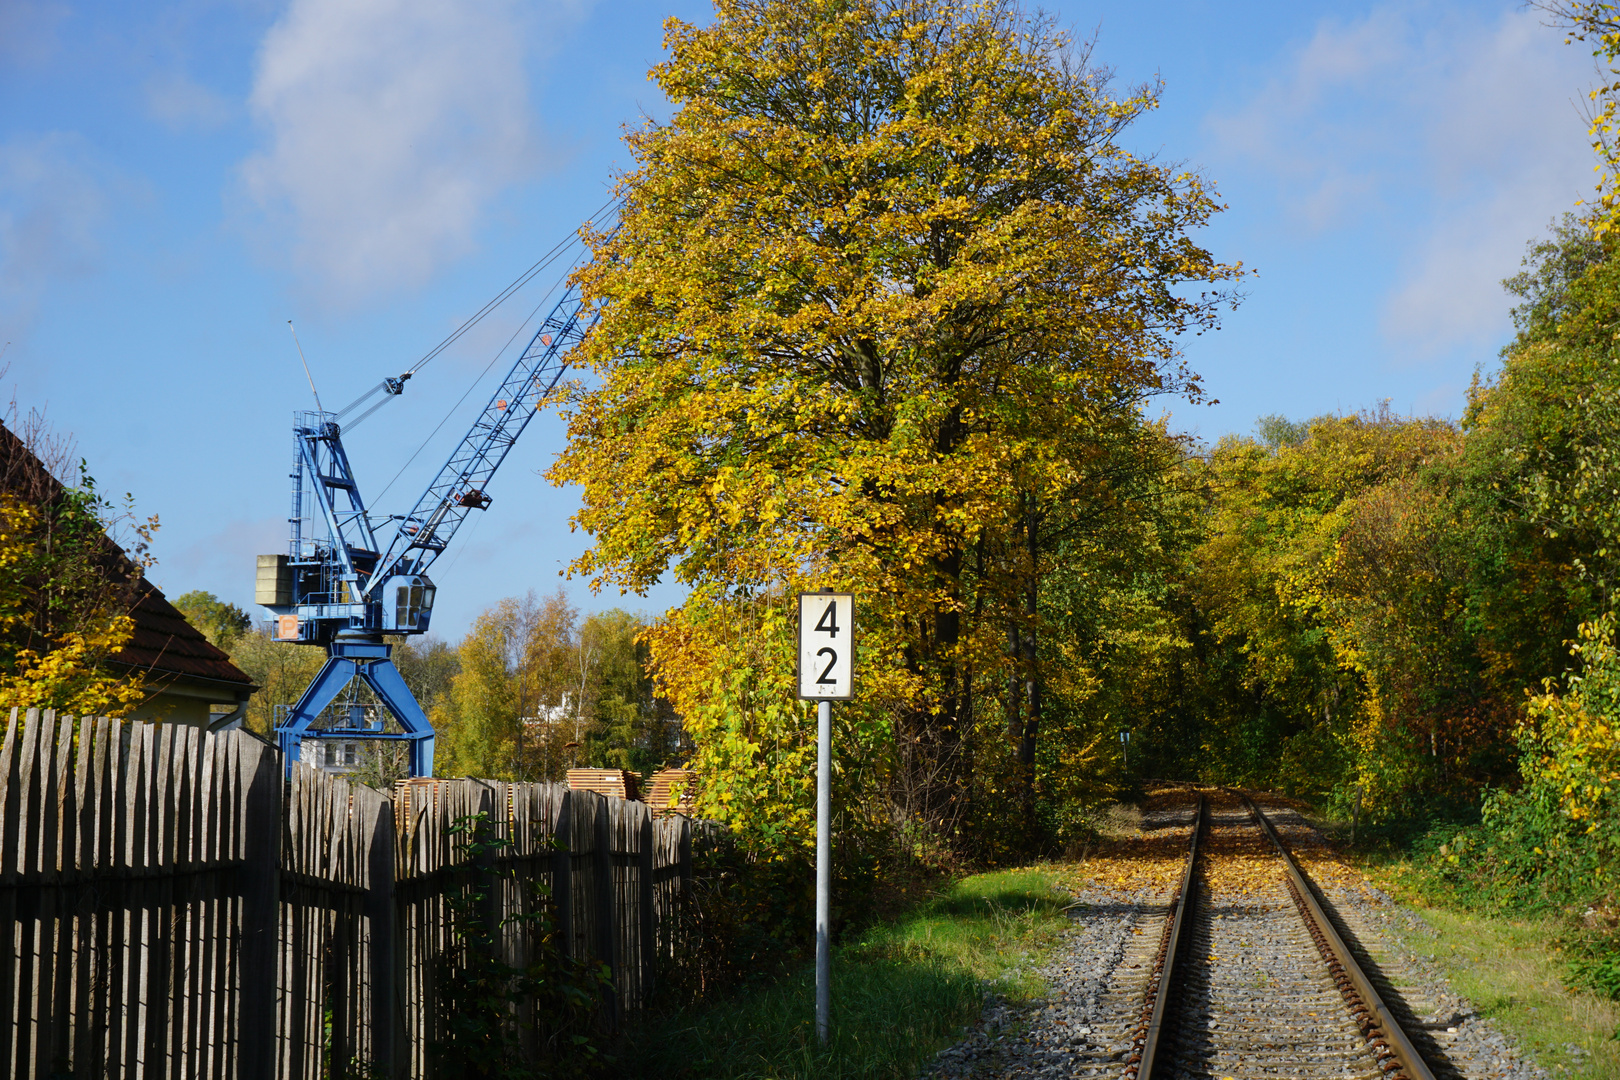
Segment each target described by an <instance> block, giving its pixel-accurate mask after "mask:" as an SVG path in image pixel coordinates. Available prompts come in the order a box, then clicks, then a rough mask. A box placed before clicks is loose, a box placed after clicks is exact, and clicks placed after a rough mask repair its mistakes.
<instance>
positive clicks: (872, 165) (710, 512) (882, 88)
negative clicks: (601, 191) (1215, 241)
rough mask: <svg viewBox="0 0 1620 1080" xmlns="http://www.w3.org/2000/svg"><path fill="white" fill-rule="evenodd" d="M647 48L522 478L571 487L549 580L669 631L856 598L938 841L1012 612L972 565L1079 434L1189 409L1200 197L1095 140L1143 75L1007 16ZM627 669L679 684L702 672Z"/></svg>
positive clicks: (722, 32) (1106, 136)
mask: <svg viewBox="0 0 1620 1080" xmlns="http://www.w3.org/2000/svg"><path fill="white" fill-rule="evenodd" d="M665 43H666V46H667V48H668V50H669V53H670V57H669V59H668V61H667V62H665V63H663V64H661V65H659V66H657V67H656V68H654V69H653V72H652V74H653V77H654V78H655V79H656V80H657V82H658V83H659V85H660V87H661V88H662V89H663V91H664V93H665V94H666V95H667V96H668V98H669V99H670V101H671V102H672V103H673V104H674V107H675V108H674V111H673V114H672V116H671V117H670V119H669V120H668V121H667V122H658V121H649V122H647V123H646V124H644V125H643V126H642V127H640V128H638V129H637V130H634V131H632V132H631V133H630V134H629V136H628V137H627V142H628V144H629V149H630V152H631V155H632V157H633V159H634V163H635V164H634V168H633V169H632V170H631V171H630V172H628V173H627V174H625V175H624V176H623V177H622V178H621V182H620V185H619V191H620V194H621V196H622V198H623V204H622V209H621V211H620V213H619V217H618V224H617V227H616V229H613V230H604V231H602V232H598V233H596V234H594V235H593V236H592V237H591V243H592V245H593V247H594V251H595V259H594V261H593V262H592V263H591V264H590V266H588V267H587V268H586V269H585V270H584V271H582V273H581V275H580V280H581V282H582V283H583V286H584V288H585V291H586V295H587V297H588V298H589V300H590V302H591V303H593V304H596V305H598V307H599V310H600V312H601V319H600V322H599V323H598V324H597V325H596V327H595V329H594V331H593V332H592V333H591V334H590V335H589V337H588V338H587V340H586V341H585V342H584V344H583V345H582V346H581V348H580V350H579V354H578V359H579V360H581V361H582V362H584V363H585V364H587V365H589V367H590V368H591V369H592V370H593V371H594V372H595V373H596V374H597V375H598V376H599V379H600V383H599V386H598V387H597V388H595V389H592V390H589V391H584V390H581V391H578V392H577V393H576V396H575V397H574V398H573V400H572V402H571V414H570V442H569V446H568V449H567V450H566V451H565V452H564V454H563V455H562V456H561V457H560V459H559V461H558V463H557V465H556V466H555V467H554V468H553V470H552V472H551V476H552V478H553V479H554V480H556V481H558V482H572V483H578V484H580V485H581V486H582V488H583V496H584V506H583V508H582V509H581V511H580V513H579V514H578V516H577V519H576V520H577V523H578V524H579V525H580V526H582V527H583V528H585V529H586V530H587V531H589V532H590V533H592V534H593V535H594V537H595V543H594V545H593V546H592V548H591V549H590V550H589V551H588V552H587V553H586V554H585V555H584V556H583V557H582V558H581V559H580V560H579V561H578V562H577V563H576V564H575V569H576V570H578V571H580V572H583V573H585V574H588V575H593V576H595V578H596V580H597V583H598V584H599V585H602V584H607V585H616V586H619V587H621V588H624V589H627V590H630V591H639V590H643V589H645V588H646V587H647V586H648V585H650V584H652V583H653V582H655V581H657V580H659V579H660V578H661V577H662V576H664V575H665V574H672V575H673V576H674V577H675V578H676V579H678V580H679V581H681V582H682V583H684V584H686V585H687V586H689V587H690V588H691V590H692V593H691V596H692V599H691V600H690V601H689V603H688V604H687V605H686V612H685V614H684V615H683V616H680V617H677V618H676V619H675V620H673V621H672V622H671V623H670V624H669V625H668V626H667V627H666V629H665V631H664V633H666V634H669V635H673V637H671V638H670V639H668V640H669V641H671V642H673V641H677V640H695V639H693V638H691V636H690V634H689V633H688V631H689V630H690V627H689V626H688V627H683V626H682V625H681V623H682V621H683V619H685V620H688V621H689V620H690V619H699V620H700V621H701V620H702V619H703V618H706V616H700V615H699V613H698V612H699V609H702V608H704V607H712V606H714V605H726V604H744V605H749V604H753V603H755V602H757V600H758V598H760V597H764V596H774V597H776V602H779V603H780V602H785V598H786V596H787V595H788V594H789V593H790V592H792V591H793V590H794V589H797V588H799V587H801V586H806V585H808V586H817V585H822V584H827V585H838V586H841V587H845V588H851V589H855V590H856V591H858V592H859V593H860V594H861V596H862V597H863V602H864V603H865V605H866V607H865V609H864V613H863V618H862V629H863V634H864V639H863V640H864V642H865V645H864V647H863V651H862V656H861V661H860V662H861V664H862V671H863V677H862V680H861V685H862V687H863V691H862V692H863V698H864V701H865V702H866V703H867V705H868V706H870V707H873V708H879V709H881V710H883V711H884V712H885V715H887V716H891V717H892V723H893V728H892V736H893V738H894V746H895V747H896V749H897V752H898V753H899V754H900V755H901V759H902V765H901V774H902V783H901V784H900V787H899V789H898V790H902V791H904V792H905V793H906V798H907V801H908V803H909V806H910V809H909V810H908V813H909V814H911V815H912V816H913V817H914V818H916V819H917V820H918V821H926V822H935V823H940V822H943V821H944V820H945V819H946V818H947V817H948V816H950V815H952V814H954V813H956V812H957V810H959V808H960V805H961V804H960V802H959V800H958V796H959V795H960V794H961V792H962V790H963V788H964V784H965V783H966V777H967V775H968V774H969V772H970V770H971V767H972V766H971V762H970V761H969V760H968V756H967V754H966V753H965V752H964V739H965V737H966V732H967V729H968V728H969V727H970V726H971V723H972V705H971V702H972V701H973V700H974V695H975V693H976V688H975V679H976V678H977V679H978V681H979V684H980V685H982V684H983V683H984V682H985V681H986V677H985V676H984V675H983V674H981V673H982V672H983V671H984V670H985V668H986V667H987V666H999V665H1001V664H1002V663H1003V661H1004V659H1005V652H1004V647H1005V642H1006V632H1005V628H1006V626H1007V622H1008V617H1009V611H1008V608H1007V606H1008V605H1015V606H1016V607H1017V608H1018V609H1020V610H1021V609H1022V606H1023V601H1022V597H1023V595H1024V592H1023V591H1021V590H1020V589H1019V588H1018V587H1016V585H1009V584H1008V583H1007V582H1005V581H996V580H992V577H993V574H994V572H995V570H996V566H997V563H998V560H1000V562H1002V563H1009V570H1008V572H1009V573H1011V572H1013V569H1012V568H1010V560H1011V553H1012V551H1013V550H1014V548H1015V546H1016V542H1017V540H1016V538H1017V535H1018V534H1019V531H1020V530H1021V529H1025V530H1027V525H1028V521H1029V518H1030V515H1031V514H1032V513H1035V514H1039V513H1041V512H1044V511H1043V508H1045V507H1047V506H1048V505H1049V504H1051V503H1052V502H1054V501H1060V500H1062V499H1064V498H1066V497H1067V496H1068V494H1069V493H1071V492H1073V491H1074V490H1075V489H1076V488H1077V487H1078V486H1083V485H1084V477H1085V476H1086V474H1087V473H1088V471H1089V467H1090V463H1091V460H1092V457H1093V455H1094V453H1095V449H1096V448H1095V445H1094V443H1093V441H1092V434H1093V432H1094V431H1095V429H1096V425H1095V424H1092V423H1086V422H1077V421H1079V420H1080V419H1081V418H1083V417H1086V416H1088V415H1089V416H1092V417H1101V416H1102V415H1103V414H1106V413H1109V412H1115V413H1118V412H1121V411H1128V410H1131V409H1134V408H1136V407H1137V406H1138V405H1139V404H1140V402H1141V401H1142V400H1143V399H1144V398H1145V397H1147V396H1148V395H1152V394H1158V393H1165V392H1183V393H1190V394H1196V392H1197V389H1196V384H1195V380H1194V379H1193V378H1192V377H1191V376H1190V375H1188V373H1187V372H1186V371H1185V370H1184V369H1183V368H1182V367H1181V366H1179V364H1178V362H1177V359H1176V351H1175V344H1174V342H1175V338H1176V336H1177V335H1178V334H1180V333H1181V332H1183V331H1186V330H1197V331H1201V330H1204V329H1206V328H1209V327H1211V326H1213V325H1214V320H1215V315H1216V309H1217V305H1218V304H1219V303H1220V302H1222V301H1223V300H1224V299H1226V297H1225V296H1224V295H1223V294H1222V293H1221V292H1220V289H1221V287H1222V286H1221V284H1220V283H1223V282H1227V281H1229V280H1231V279H1232V278H1233V277H1234V276H1235V275H1236V272H1237V271H1236V270H1235V268H1233V267H1229V266H1224V265H1221V264H1220V263H1218V262H1216V261H1215V260H1214V259H1213V258H1212V257H1211V256H1210V255H1209V254H1208V253H1207V252H1205V251H1204V250H1203V249H1201V248H1200V247H1198V246H1197V245H1196V244H1195V243H1193V241H1192V240H1191V238H1190V234H1191V233H1192V232H1193V231H1194V230H1196V229H1197V228H1198V227H1199V226H1201V225H1203V224H1204V223H1205V222H1206V221H1207V220H1208V218H1209V217H1210V215H1211V214H1213V213H1214V212H1215V211H1216V210H1217V209H1218V206H1217V204H1216V203H1215V201H1214V198H1213V196H1212V194H1211V192H1210V191H1209V190H1208V189H1207V188H1206V186H1205V185H1204V183H1203V182H1202V181H1201V180H1200V179H1199V178H1198V177H1197V176H1196V175H1193V174H1190V173H1185V172H1177V171H1176V170H1175V169H1173V168H1171V167H1168V166H1165V165H1162V164H1159V163H1156V162H1153V161H1151V160H1146V159H1143V158H1141V157H1139V156H1137V155H1134V154H1132V153H1131V152H1129V151H1128V150H1127V149H1126V148H1125V147H1124V146H1123V145H1122V142H1121V138H1120V137H1121V135H1122V133H1123V132H1124V131H1125V130H1126V129H1127V128H1128V127H1129V125H1130V124H1131V123H1132V122H1133V121H1134V120H1136V119H1137V118H1138V117H1139V116H1141V115H1142V114H1143V113H1144V112H1145V111H1147V110H1149V109H1151V108H1153V107H1154V106H1155V105H1156V103H1157V100H1158V89H1157V88H1156V87H1152V86H1146V87H1139V88H1135V89H1132V90H1129V91H1127V92H1124V93H1118V94H1116V93H1113V92H1111V91H1110V89H1109V86H1108V80H1107V77H1106V73H1105V72H1104V71H1103V70H1102V69H1100V68H1096V67H1092V66H1090V64H1089V59H1088V57H1089V53H1088V51H1087V50H1086V49H1085V48H1079V47H1076V45H1075V43H1074V42H1072V41H1071V40H1070V39H1069V38H1067V37H1066V36H1065V35H1064V34H1062V33H1061V32H1059V31H1058V30H1057V29H1056V28H1055V27H1054V26H1053V24H1052V23H1051V22H1050V21H1048V20H1047V19H1045V18H1043V17H1040V16H1036V15H1031V14H1028V13H1026V12H1024V11H1023V10H1021V9H1020V8H1018V7H1017V6H1016V5H1014V4H1012V3H1005V2H991V3H985V4H964V3H955V2H942V0H851V2H848V3H841V4H828V3H821V2H815V0H783V2H775V0H721V2H719V3H718V4H717V12H716V18H715V20H714V22H713V24H712V25H710V26H708V27H701V28H700V27H697V26H693V25H690V24H687V23H683V22H680V21H679V20H671V21H670V22H669V23H668V24H667V29H666V38H665ZM1200 283H1205V285H1206V286H1208V287H1206V288H1204V289H1203V290H1202V291H1201V289H1200ZM992 548H995V549H996V551H994V552H993V551H992V550H991V549H992ZM992 555H994V556H995V557H991V556H992ZM981 557H983V559H984V562H983V565H985V566H986V567H987V568H989V575H987V576H985V577H982V578H979V577H977V576H976V574H975V572H974V569H972V568H976V567H977V566H978V565H980V560H981ZM981 585H982V586H984V587H983V588H981V587H980V586H981ZM744 621H745V622H746V621H748V620H746V619H745V620H744ZM754 624H755V625H760V626H764V625H772V626H777V627H778V628H780V624H779V623H777V622H772V621H771V620H765V621H764V622H760V621H759V620H754ZM672 650H673V651H672ZM654 652H655V656H657V657H662V658H664V660H666V661H667V663H665V664H664V666H662V667H661V668H660V673H661V676H662V677H663V678H665V679H666V680H669V682H670V684H671V687H672V690H674V692H675V693H676V696H677V697H681V696H682V695H681V693H680V691H679V690H678V688H675V687H674V685H673V684H674V683H677V682H679V681H680V680H681V679H683V678H685V677H688V674H687V673H690V677H693V678H704V679H709V678H713V677H715V675H716V671H715V669H714V668H713V667H712V666H709V665H708V663H707V660H705V662H704V663H693V664H684V663H683V662H682V661H681V659H680V657H679V656H678V655H677V652H678V650H675V649H674V646H673V645H672V646H671V647H669V648H664V649H662V650H660V649H659V647H658V646H657V645H655V646H654ZM706 655H707V654H706ZM740 655H741V653H739V656H740ZM708 660H718V662H719V664H720V666H721V667H724V666H725V660H724V657H723V656H721V657H718V658H716V657H713V656H708ZM996 682H997V685H1000V676H997V677H996ZM784 704H785V705H791V699H789V701H788V702H786V703H784ZM884 722H885V723H886V722H887V721H884ZM952 807H955V808H957V810H953V809H952Z"/></svg>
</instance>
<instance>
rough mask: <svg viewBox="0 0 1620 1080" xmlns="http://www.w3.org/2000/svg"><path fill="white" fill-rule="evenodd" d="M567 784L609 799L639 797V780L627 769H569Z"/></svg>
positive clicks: (636, 798) (632, 798)
mask: <svg viewBox="0 0 1620 1080" xmlns="http://www.w3.org/2000/svg"><path fill="white" fill-rule="evenodd" d="M568 786H569V787H570V788H572V789H574V790H575V791H594V792H596V793H597V794H598V795H606V796H607V797H608V798H610V799H631V800H637V801H639V800H640V798H641V790H640V788H641V782H640V780H638V779H637V777H636V774H635V773H633V772H630V771H629V770H628V769H569V770H568Z"/></svg>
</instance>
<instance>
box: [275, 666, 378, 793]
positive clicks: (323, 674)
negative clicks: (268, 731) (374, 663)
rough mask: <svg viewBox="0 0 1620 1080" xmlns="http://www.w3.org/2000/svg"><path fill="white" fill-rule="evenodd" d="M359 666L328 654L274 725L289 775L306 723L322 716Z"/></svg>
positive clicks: (289, 774)
mask: <svg viewBox="0 0 1620 1080" xmlns="http://www.w3.org/2000/svg"><path fill="white" fill-rule="evenodd" d="M358 666H359V665H357V664H356V663H355V662H354V661H353V660H350V659H349V658H348V657H346V656H341V655H335V654H331V653H329V654H328V655H327V657H326V663H324V664H322V665H321V670H320V671H319V672H317V673H316V675H315V678H313V679H311V680H310V683H309V685H308V686H307V687H305V688H304V692H303V693H302V694H301V695H299V698H298V702H297V704H295V705H294V706H293V707H292V709H291V710H289V711H288V713H287V718H286V720H284V721H282V722H281V723H280V724H279V725H277V727H276V742H277V743H278V744H279V745H280V747H281V756H282V760H283V761H285V762H286V765H287V775H288V776H291V775H292V767H293V763H294V762H295V761H297V760H298V745H299V743H300V742H302V741H303V737H304V733H305V732H307V731H308V730H309V725H310V724H311V723H313V722H314V720H315V718H316V717H317V716H319V715H321V710H322V709H324V708H326V707H327V706H328V705H330V704H331V703H332V699H333V698H335V697H337V696H338V695H339V694H340V693H342V692H343V688H344V687H345V686H348V685H349V682H350V680H352V679H353V678H354V675H355V668H356V667H358Z"/></svg>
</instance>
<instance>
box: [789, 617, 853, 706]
mask: <svg viewBox="0 0 1620 1080" xmlns="http://www.w3.org/2000/svg"><path fill="white" fill-rule="evenodd" d="M854 676H855V597H854V596H852V595H850V594H849V593H831V592H815V593H800V594H799V697H800V698H803V699H806V700H809V701H847V700H849V699H850V698H851V697H853V696H854V695H855V677H854Z"/></svg>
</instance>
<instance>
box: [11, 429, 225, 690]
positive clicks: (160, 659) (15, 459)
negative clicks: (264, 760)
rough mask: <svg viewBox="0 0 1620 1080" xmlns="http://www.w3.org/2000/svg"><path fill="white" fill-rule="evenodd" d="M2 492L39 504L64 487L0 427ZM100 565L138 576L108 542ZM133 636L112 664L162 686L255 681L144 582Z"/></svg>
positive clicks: (111, 573)
mask: <svg viewBox="0 0 1620 1080" xmlns="http://www.w3.org/2000/svg"><path fill="white" fill-rule="evenodd" d="M0 490H3V491H6V492H9V493H11V494H13V495H15V496H17V498H19V499H22V500H24V501H26V502H31V503H34V504H35V505H41V504H45V503H50V502H54V501H55V500H56V499H58V498H60V497H61V496H62V490H63V489H62V485H61V483H59V482H58V481H57V479H56V478H55V477H54V476H52V475H51V474H50V471H49V470H48V469H46V468H45V466H44V465H43V464H42V463H41V462H40V460H39V459H38V458H37V457H35V456H34V455H33V453H32V452H31V451H30V450H29V449H28V447H27V446H26V445H25V444H24V443H23V441H22V440H21V439H19V438H18V437H17V436H16V435H15V434H14V433H13V432H12V431H11V430H10V429H8V428H6V427H5V426H4V425H3V424H0ZM106 544H107V548H108V551H107V553H106V554H107V558H106V559H105V561H104V562H103V564H102V565H103V568H104V572H105V573H106V574H107V576H108V577H109V579H112V580H117V581H128V580H130V578H131V577H135V576H137V575H138V573H139V571H138V568H137V567H136V566H135V564H134V563H132V562H130V560H129V558H128V556H126V555H125V554H124V551H123V549H122V548H120V547H119V546H118V545H117V544H115V543H114V542H113V541H112V539H111V538H110V537H109V538H107V540H106ZM130 615H131V617H133V618H134V620H135V633H134V635H133V636H132V637H131V638H130V640H129V643H128V644H127V645H125V646H124V647H123V648H122V649H120V650H119V651H118V652H117V653H114V654H113V656H112V660H113V661H114V662H115V663H120V664H128V665H129V666H130V667H133V668H138V669H139V670H141V671H143V672H146V673H147V674H148V675H150V676H151V677H153V679H154V681H157V682H159V683H161V682H162V680H163V676H165V675H167V676H189V677H192V678H200V679H213V680H217V681H219V682H226V683H236V684H238V685H240V686H242V687H243V688H252V687H253V679H252V677H251V676H249V675H248V674H247V672H245V671H243V670H242V669H241V668H239V667H237V666H236V665H235V664H233V663H231V658H230V657H229V656H227V655H226V654H225V652H224V651H223V650H221V649H218V648H216V647H215V646H213V645H211V644H210V643H209V641H208V639H207V638H205V637H204V636H203V634H202V631H200V630H198V629H197V628H196V627H194V626H192V625H191V624H190V623H189V622H187V621H186V617H185V616H184V615H182V614H180V611H179V609H177V608H176V607H175V606H174V605H173V604H171V603H169V601H168V600H167V599H166V598H165V597H164V595H163V592H162V590H160V589H159V588H158V587H157V586H156V585H153V584H152V583H151V582H149V581H147V580H146V579H145V578H138V580H136V582H135V603H134V605H133V606H132V607H131V609H130Z"/></svg>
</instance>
